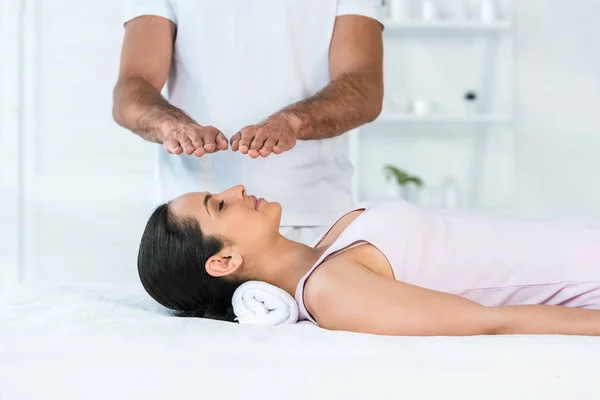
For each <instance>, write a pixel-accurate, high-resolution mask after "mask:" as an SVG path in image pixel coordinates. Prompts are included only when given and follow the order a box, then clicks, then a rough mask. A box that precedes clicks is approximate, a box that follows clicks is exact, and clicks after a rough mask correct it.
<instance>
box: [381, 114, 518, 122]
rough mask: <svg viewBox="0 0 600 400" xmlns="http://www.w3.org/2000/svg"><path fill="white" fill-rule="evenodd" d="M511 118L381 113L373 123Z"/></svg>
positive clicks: (501, 116)
mask: <svg viewBox="0 0 600 400" xmlns="http://www.w3.org/2000/svg"><path fill="white" fill-rule="evenodd" d="M512 120H513V118H512V117H511V116H510V115H509V114H473V115H460V114H456V115H452V114H429V115H414V114H402V113H383V114H381V115H380V116H379V118H377V120H376V121H375V122H438V123H440V122H441V123H454V122H458V123H461V122H462V123H465V122H466V123H508V122H512Z"/></svg>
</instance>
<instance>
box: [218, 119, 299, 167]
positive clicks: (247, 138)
mask: <svg viewBox="0 0 600 400" xmlns="http://www.w3.org/2000/svg"><path fill="white" fill-rule="evenodd" d="M293 125H294V124H293V122H292V118H291V116H288V115H283V114H275V115H273V116H271V117H269V118H267V119H266V120H265V121H263V122H261V123H260V124H257V125H249V126H246V127H245V128H242V130H240V131H239V132H238V133H236V134H235V135H233V136H232V137H231V140H230V143H231V149H232V150H233V151H238V150H239V151H240V153H242V154H248V155H249V156H250V157H252V158H257V157H258V156H261V157H268V156H269V155H270V154H271V153H273V154H281V153H283V152H284V151H288V150H291V149H292V148H293V147H294V146H295V145H296V132H297V130H296V129H294V126H293Z"/></svg>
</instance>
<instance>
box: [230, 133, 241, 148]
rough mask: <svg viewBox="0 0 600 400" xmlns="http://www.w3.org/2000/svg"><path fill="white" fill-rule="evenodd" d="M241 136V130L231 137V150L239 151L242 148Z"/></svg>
mask: <svg viewBox="0 0 600 400" xmlns="http://www.w3.org/2000/svg"><path fill="white" fill-rule="evenodd" d="M240 137H241V135H240V133H239V132H238V133H236V134H235V135H233V136H232V137H231V140H230V143H231V150H233V151H238V150H239V149H240Z"/></svg>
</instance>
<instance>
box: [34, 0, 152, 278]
mask: <svg viewBox="0 0 600 400" xmlns="http://www.w3.org/2000/svg"><path fill="white" fill-rule="evenodd" d="M26 26H27V28H26V32H27V36H26V38H25V48H26V51H25V68H26V70H25V74H26V85H25V118H24V126H23V136H24V146H23V163H24V165H25V168H24V172H23V175H24V192H25V195H24V196H25V201H24V207H25V219H24V244H23V246H24V260H23V262H24V264H25V265H26V274H25V278H26V279H42V280H54V279H56V280H64V279H67V280H113V279H116V280H135V279H137V278H136V277H137V271H136V262H135V260H136V255H137V246H138V244H139V238H140V236H141V232H142V229H143V226H144V224H145V221H146V220H147V217H148V215H149V213H150V211H151V185H152V171H153V164H154V157H153V150H154V147H153V146H152V145H150V144H148V143H145V142H143V141H142V140H141V139H139V138H137V137H136V136H135V135H133V134H131V133H129V132H127V131H125V130H123V129H120V128H119V127H117V126H116V124H115V123H114V122H113V121H112V117H111V105H112V88H113V86H114V83H115V81H116V76H117V71H118V59H119V52H120V43H121V40H122V33H123V31H122V24H121V2H117V1H111V2H104V1H88V2H79V1H72V0H71V1H69V0H61V1H33V0H30V1H27V9H26Z"/></svg>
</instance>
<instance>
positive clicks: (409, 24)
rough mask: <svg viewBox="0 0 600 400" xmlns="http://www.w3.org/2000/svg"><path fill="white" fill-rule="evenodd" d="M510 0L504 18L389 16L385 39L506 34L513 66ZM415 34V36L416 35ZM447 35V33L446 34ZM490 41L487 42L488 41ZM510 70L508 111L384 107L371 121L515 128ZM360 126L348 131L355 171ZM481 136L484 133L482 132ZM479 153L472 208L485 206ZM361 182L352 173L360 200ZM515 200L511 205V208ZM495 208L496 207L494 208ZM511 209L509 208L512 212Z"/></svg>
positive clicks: (474, 167) (475, 160)
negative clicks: (480, 191)
mask: <svg viewBox="0 0 600 400" xmlns="http://www.w3.org/2000/svg"><path fill="white" fill-rule="evenodd" d="M512 1H514V0H511V1H510V3H509V4H510V5H509V9H510V10H509V11H510V12H509V13H508V14H507V19H501V20H500V19H499V20H496V21H493V22H483V21H476V20H448V19H446V20H444V19H440V20H436V21H422V20H410V19H407V20H391V19H388V20H386V21H384V24H385V30H384V42H385V41H392V40H397V39H398V37H402V38H403V39H404V40H406V38H407V36H406V35H398V34H402V33H410V34H411V35H410V36H409V37H410V38H412V39H414V38H418V37H419V36H420V35H421V34H423V35H438V34H443V35H447V34H453V33H454V34H456V35H457V36H458V37H464V36H465V35H470V36H473V37H475V38H481V39H486V38H489V39H491V42H493V41H494V40H495V39H496V38H498V37H500V36H508V37H509V39H511V40H512V48H513V54H512V58H513V62H512V64H513V69H514V70H516V52H515V46H514V30H515V27H516V24H515V22H513V21H516V18H515V12H514V5H513V3H512ZM415 35H416V36H415ZM445 37H449V36H445ZM409 40H410V39H409ZM491 42H490V43H491ZM514 70H513V104H512V109H511V110H510V112H508V113H495V112H490V113H478V114H459V113H457V114H444V113H440V114H427V115H415V114H410V113H402V112H394V111H391V110H390V111H386V110H385V109H384V111H383V112H382V114H381V115H380V116H379V118H378V119H377V120H375V121H374V122H373V124H394V123H397V124H402V123H411V124H415V123H416V124H423V125H426V124H478V125H481V126H482V128H481V129H482V132H486V133H487V132H488V131H489V129H490V127H494V126H499V125H510V126H512V132H513V134H514V132H515V128H514V126H515V124H516V121H517V112H516V106H515V100H514V95H515V93H516V82H515V81H514V80H515V79H516V78H515V77H514V74H515V71H514ZM360 132H361V129H357V130H355V131H353V132H351V133H350V135H349V141H350V146H349V147H350V158H351V161H352V163H353V165H354V166H355V170H356V171H358V170H359V168H360V158H361V148H362V147H361V144H360V140H361V135H360ZM482 137H483V136H482ZM480 163H481V155H478V154H473V162H472V167H471V175H472V176H471V177H470V181H471V182H472V184H471V186H472V188H471V193H472V195H471V196H470V201H469V203H471V204H470V207H469V209H471V210H475V211H481V210H484V211H485V210H487V208H486V207H482V206H481V205H480V202H479V197H478V196H479V194H478V193H477V191H478V188H477V187H478V186H480V182H481V180H482V179H483V178H482V176H483V175H482V174H483V168H482V167H481V165H479V164H480ZM513 180H514V188H513V193H514V197H517V196H518V193H517V189H518V184H517V177H516V176H515V177H514V179H513ZM359 188H360V182H359V177H358V174H357V173H355V174H354V181H353V191H354V196H355V199H357V200H360V198H359V192H360V190H359ZM514 206H515V204H512V205H511V208H513V207H514ZM496 211H497V210H496ZM512 211H513V210H510V211H508V212H512ZM498 212H500V213H504V212H507V210H505V209H503V210H500V211H498Z"/></svg>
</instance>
